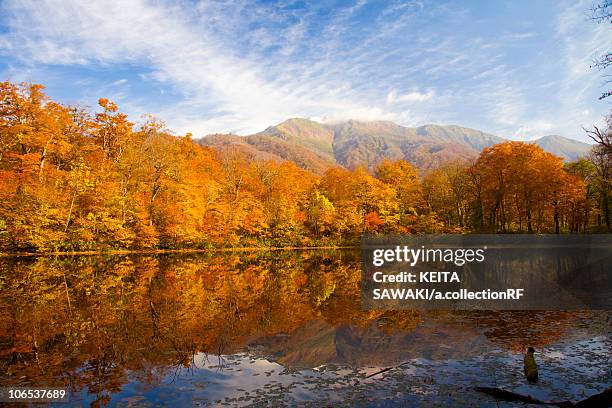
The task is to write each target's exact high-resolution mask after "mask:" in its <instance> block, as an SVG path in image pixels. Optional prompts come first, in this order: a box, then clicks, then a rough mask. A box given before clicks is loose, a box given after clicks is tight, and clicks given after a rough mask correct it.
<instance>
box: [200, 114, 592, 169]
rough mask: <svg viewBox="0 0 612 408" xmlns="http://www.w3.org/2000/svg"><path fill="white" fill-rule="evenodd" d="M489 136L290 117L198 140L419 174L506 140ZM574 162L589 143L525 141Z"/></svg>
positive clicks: (312, 163)
mask: <svg viewBox="0 0 612 408" xmlns="http://www.w3.org/2000/svg"><path fill="white" fill-rule="evenodd" d="M507 140H509V139H505V138H502V137H499V136H496V135H493V134H490V133H486V132H482V131H480V130H477V129H472V128H466V127H462V126H458V125H436V124H426V125H422V126H418V127H414V128H411V127H406V126H401V125H398V124H396V123H394V122H391V121H359V120H348V121H345V122H338V123H334V124H325V123H319V122H316V121H313V120H310V119H305V118H290V119H287V120H285V121H283V122H281V123H279V124H277V125H274V126H269V127H268V128H266V129H265V130H263V131H261V132H258V133H255V134H252V135H247V136H237V135H220V134H214V135H207V136H204V137H203V138H201V139H197V142H198V143H200V144H201V145H204V146H211V147H214V148H217V149H220V150H222V151H224V150H227V149H230V148H231V149H235V150H239V151H241V152H242V153H244V154H246V155H247V157H250V158H253V159H267V160H276V161H281V160H289V161H292V162H294V163H295V164H297V165H298V166H299V167H301V168H304V169H307V170H310V171H313V172H314V173H317V174H322V173H324V172H325V171H326V170H327V169H328V168H330V167H333V166H342V167H345V168H348V169H353V168H356V167H359V166H365V167H367V168H368V169H370V170H372V169H374V167H375V166H376V165H377V164H378V163H379V162H380V161H382V160H385V159H389V160H398V159H404V160H407V161H408V162H410V163H412V164H414V165H415V166H416V167H417V168H419V169H421V170H428V169H431V168H435V167H437V166H439V165H440V164H442V163H444V162H448V161H452V160H470V159H473V158H475V157H477V156H478V154H480V152H481V151H482V149H483V148H485V147H490V146H492V145H494V144H496V143H501V142H504V141H507ZM527 143H534V144H537V145H538V146H540V147H542V148H543V149H544V150H546V151H548V152H550V153H552V154H555V155H557V156H560V157H562V158H563V159H564V160H565V161H573V160H576V159H577V158H578V157H581V156H584V155H586V154H587V153H588V151H589V149H590V148H591V147H592V146H591V145H589V144H587V143H584V142H579V141H577V140H574V139H569V138H566V137H563V136H559V135H548V136H544V137H541V138H539V139H535V140H531V141H528V142H527Z"/></svg>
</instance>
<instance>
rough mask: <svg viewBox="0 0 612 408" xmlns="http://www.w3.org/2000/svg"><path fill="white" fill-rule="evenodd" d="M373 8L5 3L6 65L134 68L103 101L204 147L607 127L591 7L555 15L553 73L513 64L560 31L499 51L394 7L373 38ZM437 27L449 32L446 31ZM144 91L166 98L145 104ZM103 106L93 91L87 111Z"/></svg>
mask: <svg viewBox="0 0 612 408" xmlns="http://www.w3.org/2000/svg"><path fill="white" fill-rule="evenodd" d="M587 1H588V0H587ZM568 4H569V3H568ZM570 5H571V4H570ZM369 6H370V4H369V3H368V2H366V1H359V2H356V3H355V4H353V5H349V6H347V7H332V8H324V7H323V6H321V5H319V4H318V3H316V2H315V3H313V4H311V5H309V7H307V8H301V9H300V10H299V11H297V10H296V7H294V5H291V4H290V3H286V2H284V1H280V2H279V3H278V4H254V3H253V2H250V1H248V0H237V1H235V2H231V3H226V2H215V1H212V2H209V1H206V2H199V3H196V4H194V5H191V4H190V5H189V7H187V6H186V3H170V2H167V1H164V0H160V1H154V2H153V1H152V2H149V1H146V0H133V1H129V2H126V1H119V0H116V1H98V2H80V1H77V0H64V1H62V0H43V1H32V0H5V1H4V2H3V3H0V15H2V16H3V17H0V19H2V20H4V24H5V27H3V28H5V30H2V31H1V32H2V34H0V55H1V56H3V57H8V58H10V60H11V65H10V66H9V68H7V69H6V70H5V72H8V73H11V74H13V76H14V77H19V78H22V77H23V75H25V74H23V73H27V72H32V75H34V74H36V72H41V70H38V71H37V68H38V67H41V66H42V67H47V66H48V67H57V66H80V67H84V68H94V69H98V68H100V67H102V68H104V67H106V68H108V69H110V70H113V69H114V68H115V67H118V68H121V69H126V67H128V69H129V70H131V71H132V72H131V73H132V74H133V75H134V79H132V77H131V76H130V77H128V78H130V80H129V82H127V80H126V79H125V78H122V79H119V80H116V81H115V82H114V83H111V84H110V85H109V83H108V82H107V80H106V78H105V79H104V81H103V82H104V83H103V84H101V85H99V87H98V89H97V90H98V91H101V92H104V93H103V94H99V95H96V97H97V96H106V95H109V94H111V95H112V94H113V92H112V91H113V89H112V87H111V85H112V86H115V87H116V88H114V89H115V93H114V95H117V96H118V97H120V98H124V101H123V102H122V105H121V108H122V109H126V110H127V112H128V113H130V114H131V115H132V114H133V115H134V116H136V117H138V116H139V115H140V114H142V113H145V112H150V113H153V114H155V115H157V116H159V117H160V118H161V119H163V120H165V121H166V122H167V123H168V126H169V127H170V128H172V129H174V130H176V131H177V133H183V132H186V131H192V132H193V133H194V134H195V135H196V136H200V135H203V134H205V133H209V132H234V133H239V134H246V133H251V132H255V131H260V130H262V129H264V128H266V127H267V126H269V125H271V124H275V123H278V122H280V121H282V120H285V119H286V118H289V117H296V116H301V117H312V118H315V117H316V118H322V120H326V121H339V120H346V119H361V120H393V121H396V122H398V123H400V124H404V125H409V126H413V125H420V124H423V123H427V122H430V123H431V122H437V123H457V124H463V125H466V126H472V127H477V128H480V129H482V130H484V131H488V132H492V133H497V134H499V135H500V136H506V137H508V136H509V137H516V138H531V137H535V136H538V135H537V134H536V133H538V132H550V133H558V134H562V135H567V136H570V137H574V136H576V135H577V132H578V131H579V130H580V126H581V125H588V124H589V123H591V122H593V121H595V120H596V119H597V117H598V116H599V115H600V114H601V113H598V111H601V110H600V109H598V108H597V107H596V106H595V105H594V103H592V102H590V101H591V100H593V99H596V96H597V95H596V93H597V92H595V93H594V92H593V90H594V89H597V87H598V86H599V85H598V83H600V82H601V78H600V77H599V76H598V73H597V72H594V71H590V70H589V69H588V64H589V63H590V60H591V59H592V58H593V56H594V55H597V52H598V50H599V49H600V48H601V46H602V45H604V46H605V45H606V43H607V44H610V42H611V41H610V37H609V29H608V27H607V26H606V27H603V25H600V26H597V25H594V24H591V23H589V22H588V21H585V19H584V10H587V9H588V7H589V5H588V4H586V3H579V4H577V5H575V6H574V5H571V7H566V5H560V6H559V7H558V10H557V9H554V8H551V10H550V14H551V15H553V16H552V20H553V21H555V22H556V23H557V30H556V32H555V33H554V34H555V35H556V36H557V38H556V40H558V41H557V43H558V44H560V45H559V46H558V47H557V46H555V47H549V48H545V49H541V50H540V49H539V48H538V49H537V50H538V52H539V53H540V54H541V57H540V58H541V59H540V60H538V61H521V56H522V54H513V53H512V51H513V52H516V49H517V46H516V44H517V42H518V41H520V43H519V44H520V46H521V47H523V48H524V49H525V51H528V50H529V49H531V51H532V54H530V55H532V56H533V55H534V54H535V53H534V52H533V49H534V48H537V47H538V46H537V45H534V44H532V43H535V41H542V39H543V38H547V37H546V36H548V37H550V35H551V34H550V32H545V31H543V30H545V29H547V28H545V27H544V25H542V26H534V25H532V26H521V27H520V28H518V29H517V30H518V31H517V32H514V31H513V30H514V28H506V29H504V30H503V31H501V29H500V32H502V33H510V34H504V35H500V36H499V37H496V38H488V37H487V36H486V35H481V33H480V32H478V31H477V30H472V27H475V26H476V25H478V24H481V23H479V22H476V21H473V18H472V16H470V12H469V11H466V10H462V7H463V6H457V5H453V4H452V3H451V4H445V5H435V4H430V5H426V6H424V5H423V4H421V3H420V2H418V1H416V2H410V3H401V4H400V5H398V4H388V5H386V6H385V7H383V10H380V7H375V8H376V9H377V10H378V15H375V16H373V17H372V19H371V20H369V21H368V22H367V23H364V20H360V19H359V15H360V14H362V13H364V11H367V8H368V7H369ZM323 8H324V9H323ZM557 12H560V13H557ZM430 17H435V18H436V19H437V20H436V21H440V22H441V23H440V24H437V25H431V24H430V23H429V20H428V19H429V18H430ZM467 23H469V24H467ZM460 27H465V28H466V30H457V28H460ZM486 28H487V29H490V28H491V27H486ZM523 40H525V41H523ZM527 40H528V41H527ZM512 47H514V48H512ZM509 48H512V50H511V51H509V50H508V49H509ZM522 52H523V49H521V53H522ZM517 60H518V61H517ZM15 73H16V74H15ZM121 75H122V76H123V73H122V74H121ZM113 79H117V78H113ZM32 80H35V81H41V82H44V80H45V78H44V77H43V78H40V79H39V78H36V77H34V78H32ZM141 81H142V82H144V85H145V87H146V85H149V86H150V87H151V88H153V89H155V92H156V94H157V95H161V94H164V97H158V98H155V97H153V98H148V99H147V98H144V97H140V95H134V94H133V93H131V92H136V90H137V89H142V88H143V86H142V85H143V84H141V83H140V82H141ZM545 82H546V84H547V85H546V88H544V87H543V86H544V85H543V84H544V83H545ZM73 83H76V81H75V82H73ZM137 85H138V86H137ZM118 89H120V90H121V91H122V93H117V92H116V91H117V90H118ZM157 90H159V93H157ZM95 91H96V90H95V89H93V86H88V92H87V97H90V96H91V95H92V94H93V93H94V92H95ZM92 98H93V96H92ZM92 100H93V101H95V100H96V98H93V99H92ZM434 102H435V103H434ZM89 103H91V102H89ZM94 103H95V102H94ZM585 112H588V114H587V113H585ZM551 118H554V120H551ZM544 123H547V124H552V126H553V127H552V128H546V126H543V124H544ZM532 134H533V135H532Z"/></svg>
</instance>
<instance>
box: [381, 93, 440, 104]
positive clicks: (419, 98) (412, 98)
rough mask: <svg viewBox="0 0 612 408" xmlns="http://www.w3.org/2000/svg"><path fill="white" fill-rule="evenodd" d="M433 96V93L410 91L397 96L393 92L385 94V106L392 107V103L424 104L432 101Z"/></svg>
mask: <svg viewBox="0 0 612 408" xmlns="http://www.w3.org/2000/svg"><path fill="white" fill-rule="evenodd" d="M434 96H435V92H434V91H428V92H426V93H422V92H418V91H412V92H408V93H406V94H402V95H398V94H397V92H396V91H395V90H393V91H391V92H389V93H388V94H387V105H392V104H394V103H415V102H425V101H429V100H431V99H433V97H434Z"/></svg>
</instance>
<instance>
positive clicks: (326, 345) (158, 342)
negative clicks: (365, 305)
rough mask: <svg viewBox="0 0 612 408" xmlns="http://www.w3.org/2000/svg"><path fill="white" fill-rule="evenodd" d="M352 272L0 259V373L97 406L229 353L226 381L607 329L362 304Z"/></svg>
mask: <svg viewBox="0 0 612 408" xmlns="http://www.w3.org/2000/svg"><path fill="white" fill-rule="evenodd" d="M360 276H361V265H360V259H359V253H358V252H355V251H275V252H219V253H215V254H210V253H186V254H131V255H99V256H98V255H97V256H74V257H70V256H59V257H4V258H0V381H1V383H2V385H3V386H6V385H9V384H10V385H19V386H36V385H37V386H42V385H46V386H58V387H68V388H69V389H70V390H71V391H72V392H73V394H74V395H77V396H80V397H78V398H80V401H81V402H88V403H92V404H94V405H100V404H106V403H114V402H113V401H116V398H119V397H120V396H121V395H123V394H124V393H126V392H128V391H129V392H130V393H132V394H133V395H140V396H142V395H144V394H143V393H144V392H145V391H143V390H153V391H155V390H159V389H160V387H162V388H164V389H165V390H168V389H169V387H170V388H172V386H171V384H173V382H172V381H178V382H180V381H183V380H180V379H177V378H183V379H184V378H187V377H183V376H185V375H187V376H189V375H191V376H193V377H189V378H193V381H195V379H198V378H200V377H201V376H204V377H202V378H200V380H201V381H212V379H214V378H217V377H218V375H217V374H214V373H213V371H211V370H213V368H211V367H217V368H215V370H218V369H220V368H219V367H221V368H223V367H224V366H227V364H228V361H232V359H237V360H240V364H241V368H240V370H242V371H238V370H236V371H234V372H233V374H232V375H233V376H236V377H235V380H236V381H238V382H240V378H241V377H240V376H241V375H246V374H244V373H246V372H251V371H253V370H255V368H254V367H256V366H257V364H261V365H262V366H266V367H268V366H269V365H270V364H272V363H273V365H274V366H275V367H277V366H278V367H282V368H283V369H286V370H298V372H299V374H292V375H302V376H303V375H306V373H307V372H310V371H309V370H312V369H315V368H318V367H320V366H332V365H334V366H338V367H345V368H346V369H347V370H349V371H351V372H361V371H363V370H366V371H367V370H368V367H388V366H395V365H399V364H403V363H405V362H406V361H413V360H414V361H420V362H423V361H430V362H431V364H446V363H448V362H450V361H471V359H479V358H481V357H482V356H483V355H486V354H488V353H498V352H503V353H504V355H505V356H512V355H514V353H518V354H517V355H518V356H519V357H520V353H521V352H522V351H523V350H524V348H525V347H526V346H527V345H530V346H534V347H536V349H537V350H541V349H543V348H547V347H552V346H553V345H559V344H564V342H569V344H573V343H576V342H579V341H583V340H589V339H593V338H600V337H601V336H604V337H603V338H605V339H608V338H609V327H610V326H609V318H610V314H609V313H608V312H602V313H596V312H466V311H464V312H461V311H453V312H450V311H448V312H442V311H429V312H417V311H364V310H362V309H361V304H360ZM598 336H599V337H598ZM600 353H601V352H599V351H598V352H596V353H594V355H595V357H596V359H597V358H603V357H605V356H601V355H599V354H600ZM591 357H593V355H591ZM249 358H250V359H253V361H255V363H253V364H255V366H253V367H251V368H249V369H248V370H247V367H246V366H244V364H247V365H248V364H249V363H248V362H249ZM506 358H507V357H506ZM203 361H205V362H206V364H204V363H202V362H203ZM265 361H267V362H268V363H265V364H264V363H263V362H265ZM494 361H498V360H494ZM500 361H501V360H500ZM257 362H259V363H257ZM449 364H450V363H449ZM206 367H208V368H206ZM203 370H204V371H203ZM303 370H306V371H303ZM355 370H356V371H355ZM240 373H242V374H240ZM228 375H229V374H228ZM253 375H255V374H253ZM257 375H265V373H264V372H259V371H258V373H257ZM313 375H314V374H313ZM232 378H234V377H232ZM544 378H545V377H544ZM200 380H198V381H200ZM244 380H245V381H246V378H244ZM185 381H186V380H185ZM219 381H220V380H219ZM338 381H340V380H338ZM191 385H192V386H193V389H194V392H195V393H196V394H198V392H199V391H197V390H199V389H200V388H198V387H199V386H197V385H194V384H191ZM210 387H212V386H209V388H207V389H210ZM213 389H214V387H213ZM139 390H140V391H139ZM147 392H148V391H147ZM155 392H157V391H155ZM207 392H212V391H207ZM132 394H130V395H132ZM168 395H170V394H168ZM198 395H199V394H198ZM211 395H212V394H211ZM215 395H217V394H215ZM75 398H76V397H75ZM130 398H131V397H130ZM151 398H153V399H156V400H158V401H164V399H163V398H162V397H151ZM160 398H161V399H160ZM203 398H204V397H203ZM206 398H208V397H206ZM211 398H212V397H211ZM291 398H293V397H291ZM291 401H293V400H291Z"/></svg>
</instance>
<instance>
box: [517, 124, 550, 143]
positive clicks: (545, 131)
mask: <svg viewBox="0 0 612 408" xmlns="http://www.w3.org/2000/svg"><path fill="white" fill-rule="evenodd" d="M554 128H555V125H554V124H553V123H551V122H548V121H545V120H537V121H533V122H529V123H526V124H524V125H523V126H521V127H519V128H518V129H517V130H516V131H515V132H514V134H513V136H514V137H513V138H514V139H516V140H533V139H537V138H539V137H542V136H546V135H549V134H550V131H551V130H552V129H554Z"/></svg>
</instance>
